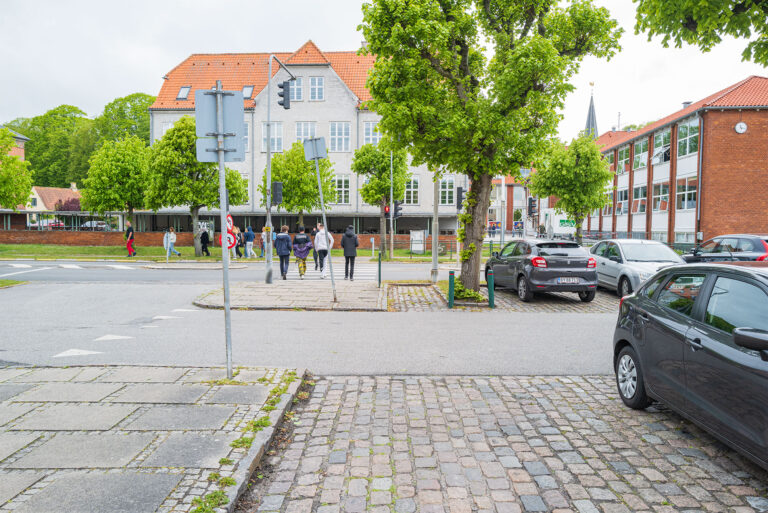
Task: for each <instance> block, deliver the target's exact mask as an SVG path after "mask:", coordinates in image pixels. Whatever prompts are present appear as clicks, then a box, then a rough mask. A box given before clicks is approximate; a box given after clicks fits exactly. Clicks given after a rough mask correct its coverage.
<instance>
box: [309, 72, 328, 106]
mask: <svg viewBox="0 0 768 513" xmlns="http://www.w3.org/2000/svg"><path fill="white" fill-rule="evenodd" d="M323 100H325V77H309V101H311V102H321V101H323Z"/></svg>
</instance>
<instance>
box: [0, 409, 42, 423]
mask: <svg viewBox="0 0 768 513" xmlns="http://www.w3.org/2000/svg"><path fill="white" fill-rule="evenodd" d="M35 408H36V407H35V406H28V405H26V404H4V405H2V406H0V426H3V425H4V424H7V423H9V422H10V421H12V420H14V419H16V418H18V417H21V416H22V415H24V414H25V413H28V412H30V411H32V410H34V409H35Z"/></svg>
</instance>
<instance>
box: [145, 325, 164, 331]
mask: <svg viewBox="0 0 768 513" xmlns="http://www.w3.org/2000/svg"><path fill="white" fill-rule="evenodd" d="M159 327H160V326H152V325H147V326H142V327H141V329H143V330H145V329H149V328H159Z"/></svg>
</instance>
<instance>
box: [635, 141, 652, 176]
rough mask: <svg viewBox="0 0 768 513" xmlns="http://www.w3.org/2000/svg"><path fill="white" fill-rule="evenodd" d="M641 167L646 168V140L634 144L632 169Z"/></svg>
mask: <svg viewBox="0 0 768 513" xmlns="http://www.w3.org/2000/svg"><path fill="white" fill-rule="evenodd" d="M638 150H639V151H638ZM643 167H648V139H641V140H639V141H637V142H636V143H635V158H634V160H633V162H632V169H640V168H643Z"/></svg>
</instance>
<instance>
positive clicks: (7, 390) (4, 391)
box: [0, 385, 32, 402]
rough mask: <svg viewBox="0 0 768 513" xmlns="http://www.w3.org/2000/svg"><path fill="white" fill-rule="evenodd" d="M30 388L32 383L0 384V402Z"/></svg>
mask: <svg viewBox="0 0 768 513" xmlns="http://www.w3.org/2000/svg"><path fill="white" fill-rule="evenodd" d="M30 388H32V385H0V402H3V401H7V400H8V399H10V398H11V397H14V396H17V395H19V394H20V393H22V392H26V391H27V390H29V389H30Z"/></svg>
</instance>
